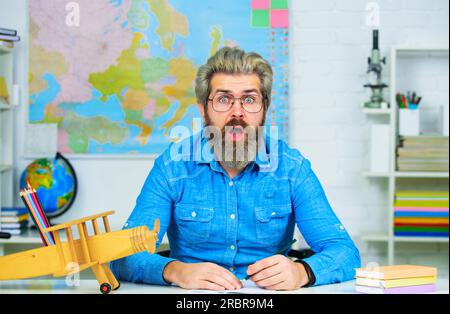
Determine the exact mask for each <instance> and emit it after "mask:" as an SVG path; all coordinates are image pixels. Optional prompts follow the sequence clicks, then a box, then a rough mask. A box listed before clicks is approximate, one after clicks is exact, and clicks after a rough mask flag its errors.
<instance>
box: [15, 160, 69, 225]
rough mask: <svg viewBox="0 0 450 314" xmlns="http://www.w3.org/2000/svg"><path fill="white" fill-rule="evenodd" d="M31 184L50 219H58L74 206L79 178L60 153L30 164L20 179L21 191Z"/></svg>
mask: <svg viewBox="0 0 450 314" xmlns="http://www.w3.org/2000/svg"><path fill="white" fill-rule="evenodd" d="M27 182H29V183H30V185H31V187H33V188H34V189H35V190H36V192H37V195H38V198H39V201H40V203H41V205H42V207H43V210H44V212H45V214H46V216H47V217H48V218H53V217H58V216H60V215H62V214H63V213H65V212H66V211H67V210H69V208H70V207H71V206H72V204H73V202H74V200H75V197H76V194H77V178H76V175H75V171H74V169H73V167H72V165H71V164H70V162H69V161H68V160H67V159H66V158H64V157H63V156H62V155H61V154H60V153H57V154H56V157H55V158H54V159H48V158H42V159H38V160H35V161H33V162H32V163H31V164H29V165H28V166H27V167H26V168H25V170H24V171H23V173H22V176H21V177H20V189H21V190H22V189H24V188H26V187H27Z"/></svg>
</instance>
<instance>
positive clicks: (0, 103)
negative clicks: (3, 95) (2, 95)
mask: <svg viewBox="0 0 450 314" xmlns="http://www.w3.org/2000/svg"><path fill="white" fill-rule="evenodd" d="M12 109H14V106H11V105H10V104H8V103H6V102H4V101H3V100H1V99H0V110H12Z"/></svg>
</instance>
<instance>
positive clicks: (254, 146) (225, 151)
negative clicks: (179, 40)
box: [204, 114, 265, 170]
mask: <svg viewBox="0 0 450 314" xmlns="http://www.w3.org/2000/svg"><path fill="white" fill-rule="evenodd" d="M264 124H265V114H264V118H263V121H262V122H261V124H260V125H259V127H251V126H249V125H248V124H247V123H246V122H245V121H243V120H239V119H235V118H233V119H231V120H230V121H229V122H228V123H227V124H226V125H225V126H224V127H223V128H222V129H219V128H218V127H217V126H215V125H214V124H212V122H211V120H210V118H209V116H208V114H205V130H204V132H205V133H204V134H205V137H206V138H207V139H208V141H209V143H210V145H211V146H212V150H213V152H214V154H215V155H216V159H217V161H220V163H221V164H222V165H223V166H225V167H226V168H229V169H236V170H242V169H244V168H245V167H246V166H247V165H248V164H249V163H250V162H252V161H255V160H256V154H257V152H258V146H259V143H260V140H259V136H262V135H263V134H264V131H263V132H260V127H262V128H261V130H263V126H264ZM234 136H237V137H243V139H241V140H239V141H233V140H232V138H233V137H234Z"/></svg>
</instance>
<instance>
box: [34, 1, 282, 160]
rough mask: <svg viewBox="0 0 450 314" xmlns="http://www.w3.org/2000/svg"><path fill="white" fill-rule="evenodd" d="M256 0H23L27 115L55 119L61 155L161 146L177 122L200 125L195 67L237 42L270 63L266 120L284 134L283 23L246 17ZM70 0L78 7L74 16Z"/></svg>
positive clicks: (143, 151)
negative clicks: (26, 5)
mask: <svg viewBox="0 0 450 314" xmlns="http://www.w3.org/2000/svg"><path fill="white" fill-rule="evenodd" d="M277 1H278V4H277V5H279V3H280V0H272V2H273V3H275V2H277ZM260 2H264V1H256V2H252V1H250V0H245V1H243V0H231V1H230V0H228V1H217V0H189V1H186V0H96V1H92V0H77V1H75V2H70V1H61V0H59V1H48V0H33V1H30V2H29V9H30V10H29V11H30V77H29V83H30V107H29V123H32V124H55V123H56V124H57V125H58V151H59V152H61V153H62V154H90V155H102V156H106V155H113V154H159V153H161V152H162V151H163V150H164V149H165V148H166V147H167V145H168V144H169V143H170V142H171V141H173V140H177V139H172V138H170V136H169V133H170V130H171V129H172V128H173V127H174V126H179V125H183V126H186V127H188V128H189V129H190V130H192V132H196V131H198V130H200V129H201V119H200V117H201V116H200V113H199V111H198V109H197V100H196V97H195V91H194V81H195V76H196V73H197V70H198V68H199V67H200V66H201V65H202V64H204V63H205V62H206V61H207V59H208V58H209V57H210V56H211V55H212V54H214V53H215V52H216V51H217V50H218V49H219V48H221V47H223V46H239V47H240V48H242V49H244V50H246V51H256V52H258V53H260V54H261V55H262V56H263V57H264V58H266V59H267V60H268V61H269V62H270V63H271V64H272V65H273V67H274V72H275V82H274V92H273V96H272V97H273V102H272V105H271V109H270V112H269V113H268V119H267V124H268V125H278V126H279V135H280V136H281V137H282V138H284V139H286V140H287V139H288V129H289V125H288V108H289V94H288V90H289V88H288V86H289V85H288V63H289V54H288V30H287V28H282V27H279V28H274V27H255V25H252V18H255V15H253V12H254V11H253V10H254V9H255V7H253V4H254V3H260ZM267 2H268V3H269V2H270V1H267ZM68 3H70V4H74V3H75V5H76V6H78V7H77V9H78V10H79V23H78V24H76V25H71V24H70V23H69V24H68V22H67V20H68V15H69V14H71V13H74V12H71V11H70V9H68ZM258 5H259V4H258ZM263 13H264V12H263ZM261 16H262V15H259V16H258V17H257V18H258V19H261V18H263V16H262V17H261ZM259 22H260V20H258V23H259ZM254 24H255V23H254ZM195 118H197V119H195ZM193 121H194V122H193Z"/></svg>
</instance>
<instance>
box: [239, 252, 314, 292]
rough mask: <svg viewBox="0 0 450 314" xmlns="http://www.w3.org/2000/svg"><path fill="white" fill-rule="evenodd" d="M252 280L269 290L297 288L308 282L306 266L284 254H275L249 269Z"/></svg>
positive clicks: (248, 272)
mask: <svg viewBox="0 0 450 314" xmlns="http://www.w3.org/2000/svg"><path fill="white" fill-rule="evenodd" d="M247 274H248V275H250V276H251V277H250V279H251V281H253V282H254V283H255V284H256V285H257V286H259V287H263V288H266V289H268V290H295V289H299V288H301V287H303V286H304V285H306V284H308V274H307V273H306V269H305V267H304V266H303V265H302V264H300V263H295V262H293V261H291V260H290V259H289V258H287V257H286V256H283V255H274V256H271V257H268V258H265V259H263V260H260V261H258V262H256V263H255V264H252V265H250V266H249V267H248V269H247Z"/></svg>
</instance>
